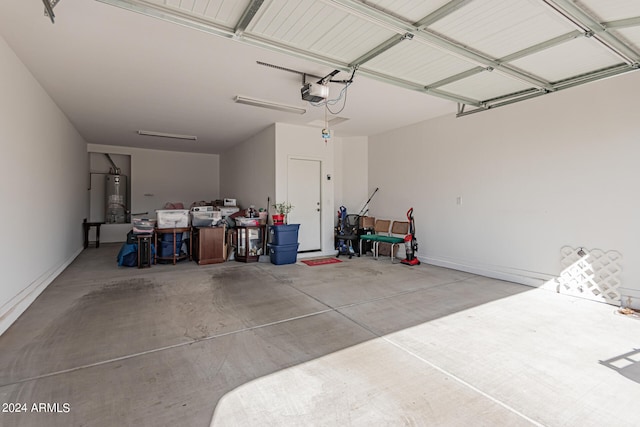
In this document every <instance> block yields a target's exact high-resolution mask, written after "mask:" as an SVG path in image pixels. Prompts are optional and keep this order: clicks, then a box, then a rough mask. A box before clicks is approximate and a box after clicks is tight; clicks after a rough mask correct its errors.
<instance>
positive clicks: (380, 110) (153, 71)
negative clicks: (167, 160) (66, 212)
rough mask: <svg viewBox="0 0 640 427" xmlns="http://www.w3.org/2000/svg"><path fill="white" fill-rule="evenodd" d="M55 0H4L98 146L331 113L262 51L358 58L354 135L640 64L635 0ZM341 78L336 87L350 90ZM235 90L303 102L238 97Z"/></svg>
mask: <svg viewBox="0 0 640 427" xmlns="http://www.w3.org/2000/svg"><path fill="white" fill-rule="evenodd" d="M554 8H556V9H559V10H561V11H562V13H563V14H564V15H566V16H563V15H562V14H561V13H558V11H555V10H554ZM43 10H44V5H43V3H42V1H41V0H2V2H0V34H1V35H2V36H3V37H4V38H5V40H6V41H7V42H8V43H9V45H10V46H11V47H12V48H13V50H14V51H15V52H16V54H17V55H18V57H20V59H21V60H22V61H23V62H24V63H25V64H26V66H27V67H28V68H29V70H30V71H31V72H32V73H33V75H34V76H35V77H36V78H37V79H38V81H39V82H40V83H41V84H42V86H43V87H44V88H45V90H46V91H47V92H48V93H49V94H50V95H51V97H52V98H53V99H54V101H55V102H56V103H57V104H58V105H59V106H60V108H61V109H62V110H63V111H64V112H65V113H66V114H67V116H68V117H69V119H70V120H71V121H72V122H73V123H74V125H75V126H76V128H77V129H78V131H79V132H80V133H81V134H82V135H83V136H84V138H85V139H86V140H87V142H90V143H94V144H108V145H123V146H131V147H140V148H154V149H166V150H179V151H192V152H204V153H219V152H221V151H223V150H224V149H225V148H227V147H229V146H230V145H233V144H235V143H238V142H240V141H243V140H245V139H247V138H248V137H250V136H251V135H254V134H255V133H257V132H258V131H260V130H262V129H264V128H265V127H267V126H268V125H270V124H272V123H274V122H286V123H296V124H308V123H312V122H316V123H322V121H323V120H324V118H325V109H324V108H322V107H314V106H311V105H310V104H309V103H307V102H304V101H302V99H301V97H300V87H301V85H302V76H301V75H299V74H297V73H291V72H287V71H282V70H278V69H274V68H269V67H265V66H263V65H259V64H257V62H256V61H261V62H265V63H269V64H274V65H278V66H280V67H284V68H288V69H291V70H296V71H300V72H304V73H308V74H309V75H312V76H325V75H327V74H328V73H329V72H330V71H332V70H333V69H339V70H341V72H340V74H338V75H337V76H335V77H334V79H337V80H345V79H348V78H349V76H350V75H351V70H352V69H353V67H354V66H357V68H358V69H357V71H356V74H355V79H354V82H353V84H352V85H350V86H349V88H348V92H347V98H346V106H345V108H344V110H343V111H341V112H340V113H339V116H340V117H344V118H347V119H348V120H346V121H344V122H342V123H339V124H336V125H335V126H332V130H333V132H334V135H337V136H356V135H373V134H376V133H380V132H384V131H386V130H390V129H393V128H397V127H401V126H405V125H408V124H411V123H415V122H419V121H422V120H425V119H428V118H432V117H436V116H440V115H444V114H452V115H453V114H456V112H458V113H462V114H460V115H464V114H469V113H472V112H476V111H483V110H486V109H490V108H495V107H497V106H501V105H506V104H508V103H511V102H514V101H518V100H521V99H527V98H530V97H533V96H539V95H543V94H545V93H550V92H553V91H556V90H561V89H565V88H569V87H572V86H574V85H577V84H582V83H584V82H588V81H591V80H594V79H598V78H603V77H608V76H612V75H616V74H620V73H623V72H628V71H632V70H635V69H637V68H638V62H639V60H640V56H639V55H638V52H639V51H640V1H638V0H617V1H612V0H580V1H577V0H576V1H570V0H449V1H447V0H429V1H418V0H369V1H358V0H321V1H317V0H264V1H259V0H253V1H250V0H146V1H145V0H97V1H88V0H60V2H59V3H58V4H57V6H56V7H55V9H54V12H55V15H56V19H55V24H52V23H51V22H50V20H49V19H48V18H46V17H45V16H44V14H43ZM249 10H253V11H255V15H252V14H249V15H248V18H250V19H246V20H244V22H246V25H243V24H242V23H243V17H245V16H247V11H249ZM135 12H139V13H135ZM567 16H569V17H570V18H571V19H569V18H568V17H567ZM158 18H160V19H158ZM572 21H573V22H572ZM605 29H606V31H604V30H605ZM405 34H407V35H408V36H405ZM403 36H404V37H403ZM614 51H617V52H618V53H615V52H614ZM308 80H312V81H313V80H317V78H309V77H308ZM330 86H331V92H330V97H331V98H333V97H336V96H337V95H338V93H339V92H340V90H341V89H342V87H343V85H341V84H338V83H332V84H331V85H330ZM236 95H244V96H249V97H254V98H260V99H265V100H269V101H273V102H279V103H284V104H289V105H294V106H298V107H302V108H305V109H306V110H307V112H306V113H305V114H302V115H299V114H292V113H288V112H279V111H273V110H268V109H264V108H259V107H255V106H248V105H240V104H237V103H235V102H234V101H233V100H234V97H235V96H236ZM457 103H458V105H457ZM463 104H464V105H463ZM341 106H342V102H338V103H337V104H336V105H334V106H333V107H332V110H334V111H335V110H339V109H340V108H341ZM463 107H464V108H463ZM458 108H460V109H458ZM328 117H329V118H331V115H329V116H328ZM319 126H320V127H322V125H319ZM320 127H319V128H318V138H321V133H320ZM140 129H144V130H150V131H157V132H167V133H172V134H187V135H196V136H197V137H198V140H197V141H179V140H174V139H165V138H158V137H149V136H140V135H138V134H137V130H140Z"/></svg>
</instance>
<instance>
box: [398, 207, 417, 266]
mask: <svg viewBox="0 0 640 427" xmlns="http://www.w3.org/2000/svg"><path fill="white" fill-rule="evenodd" d="M407 219H408V220H409V234H407V235H406V236H404V249H405V252H406V255H407V256H406V258H405V259H403V260H402V261H400V262H401V263H403V264H406V265H420V260H419V259H418V256H417V255H416V254H417V253H418V240H417V239H416V224H415V222H414V221H413V208H410V209H409V210H408V211H407Z"/></svg>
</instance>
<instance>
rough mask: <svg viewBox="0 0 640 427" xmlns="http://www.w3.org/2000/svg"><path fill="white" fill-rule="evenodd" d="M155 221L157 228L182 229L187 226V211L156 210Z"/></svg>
mask: <svg viewBox="0 0 640 427" xmlns="http://www.w3.org/2000/svg"><path fill="white" fill-rule="evenodd" d="M156 219H157V226H158V228H184V227H188V226H189V210H187V209H168V210H157V211H156Z"/></svg>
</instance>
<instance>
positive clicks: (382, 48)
mask: <svg viewBox="0 0 640 427" xmlns="http://www.w3.org/2000/svg"><path fill="white" fill-rule="evenodd" d="M412 38H413V34H411V33H405V34H398V35H396V36H393V37H391V38H390V39H389V40H387V41H385V42H383V43H381V44H379V45H378V46H376V47H374V48H373V49H371V50H370V51H369V52H367V53H365V54H364V55H362V56H360V57H359V58H358V59H356V60H355V61H352V62H351V66H352V67H359V66H360V65H362V64H364V63H365V62H368V61H371V60H372V59H373V58H375V57H376V56H378V55H380V54H381V53H383V52H386V51H387V50H389V49H391V48H392V47H394V46H395V45H397V44H399V43H400V42H401V41H403V40H411V39H412Z"/></svg>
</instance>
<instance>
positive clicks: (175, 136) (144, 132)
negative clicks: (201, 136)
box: [138, 130, 198, 141]
mask: <svg viewBox="0 0 640 427" xmlns="http://www.w3.org/2000/svg"><path fill="white" fill-rule="evenodd" d="M138 135H146V136H159V137H160V138H173V139H187V140H190V141H195V140H197V139H198V137H197V136H193V135H178V134H175V133H164V132H153V131H149V130H139V131H138Z"/></svg>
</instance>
